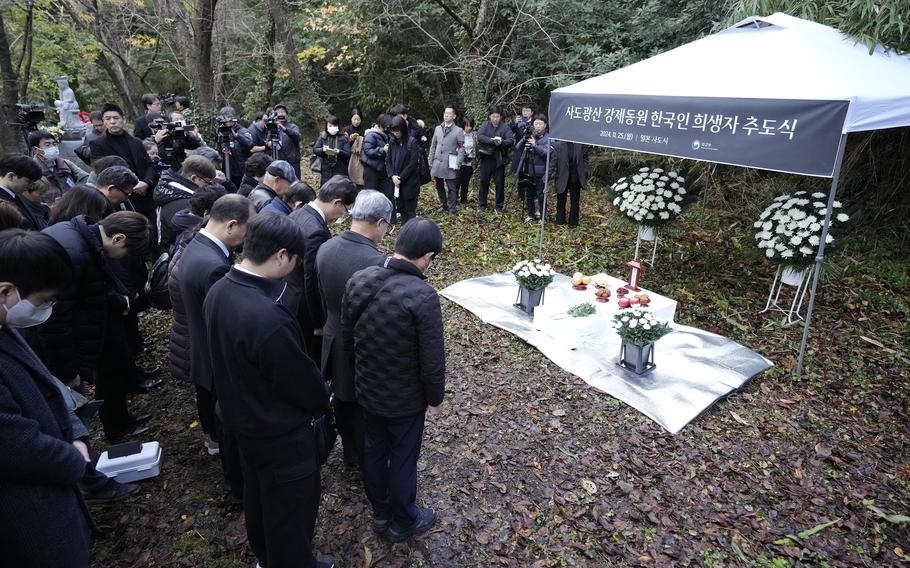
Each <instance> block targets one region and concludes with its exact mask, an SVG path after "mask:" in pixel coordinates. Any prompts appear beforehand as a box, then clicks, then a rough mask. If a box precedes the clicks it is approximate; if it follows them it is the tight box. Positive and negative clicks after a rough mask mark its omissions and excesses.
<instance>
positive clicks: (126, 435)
mask: <svg viewBox="0 0 910 568" xmlns="http://www.w3.org/2000/svg"><path fill="white" fill-rule="evenodd" d="M148 430H149V428H148V426H142V425H131V426H129V427H127V429H126V430H125V431H124V432H122V433H121V434H117V435H114V436H108V437H107V439H108V440H109V441H111V442H119V441H121V440H128V439H130V438H134V437H136V436H138V435H139V434H144V433H146V432H148Z"/></svg>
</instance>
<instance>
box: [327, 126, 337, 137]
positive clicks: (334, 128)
mask: <svg viewBox="0 0 910 568" xmlns="http://www.w3.org/2000/svg"><path fill="white" fill-rule="evenodd" d="M326 130H328V132H329V134H331V135H332V136H335V135H336V134H338V127H337V126H329V127H328V128H327V129H326Z"/></svg>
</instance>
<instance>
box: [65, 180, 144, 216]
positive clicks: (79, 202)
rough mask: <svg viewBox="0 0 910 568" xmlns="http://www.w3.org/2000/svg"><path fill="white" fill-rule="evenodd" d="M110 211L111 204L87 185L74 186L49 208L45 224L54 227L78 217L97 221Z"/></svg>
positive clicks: (101, 194)
mask: <svg viewBox="0 0 910 568" xmlns="http://www.w3.org/2000/svg"><path fill="white" fill-rule="evenodd" d="M130 173H132V172H130ZM134 177H135V176H134ZM108 185H110V184H108ZM112 211H113V207H112V206H111V202H110V201H108V200H107V197H105V196H104V194H103V193H101V192H100V191H98V190H97V189H95V188H94V187H89V186H87V185H74V186H73V187H71V188H69V189H68V190H67V191H66V193H64V194H63V195H62V196H61V197H60V199H58V200H57V201H55V202H54V204H53V205H52V206H51V213H50V216H49V217H48V221H47V224H48V225H56V224H57V223H61V222H63V221H72V220H73V219H75V218H76V217H77V216H79V215H85V216H87V217H89V218H91V219H92V220H93V221H97V220H98V219H103V218H104V217H107V216H108V215H110V214H111V212H112Z"/></svg>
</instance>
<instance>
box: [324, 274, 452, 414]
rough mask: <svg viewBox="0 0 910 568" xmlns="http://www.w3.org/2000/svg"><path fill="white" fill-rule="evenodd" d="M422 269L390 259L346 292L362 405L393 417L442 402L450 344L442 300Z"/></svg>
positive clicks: (349, 345)
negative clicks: (447, 344)
mask: <svg viewBox="0 0 910 568" xmlns="http://www.w3.org/2000/svg"><path fill="white" fill-rule="evenodd" d="M425 278H426V277H425V276H424V275H423V274H422V273H421V272H420V270H419V269H418V268H417V267H416V266H414V265H413V264H412V263H410V262H408V261H407V260H401V259H397V258H393V257H389V258H388V259H386V261H385V262H384V263H383V264H382V265H380V266H370V267H368V268H364V269H363V270H360V271H358V272H355V273H354V275H353V276H351V279H350V280H348V284H347V286H346V287H345V293H344V300H342V311H341V332H342V338H343V340H344V342H345V348H346V349H347V350H348V351H352V352H353V353H354V372H355V379H354V381H355V390H356V395H357V402H358V403H359V404H360V405H361V406H362V407H363V409H364V410H365V411H366V412H369V413H370V414H374V415H377V416H385V417H389V418H395V417H401V416H413V415H415V414H420V413H422V412H424V411H425V410H426V407H427V405H430V406H438V405H439V404H440V403H442V398H443V395H444V391H445V344H444V340H443V336H442V312H441V310H440V308H439V296H438V295H437V294H436V290H434V289H433V287H432V286H430V285H429V284H427V283H426V282H425V281H424V280H425Z"/></svg>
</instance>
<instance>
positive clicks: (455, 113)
mask: <svg viewBox="0 0 910 568" xmlns="http://www.w3.org/2000/svg"><path fill="white" fill-rule="evenodd" d="M442 110H451V111H452V115H453V116H456V117H457V116H458V109H457V108H455V105H446V107H445V108H444V109H442Z"/></svg>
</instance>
